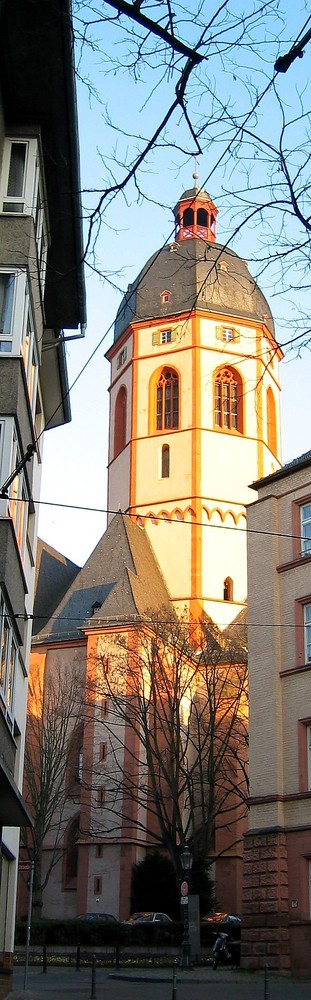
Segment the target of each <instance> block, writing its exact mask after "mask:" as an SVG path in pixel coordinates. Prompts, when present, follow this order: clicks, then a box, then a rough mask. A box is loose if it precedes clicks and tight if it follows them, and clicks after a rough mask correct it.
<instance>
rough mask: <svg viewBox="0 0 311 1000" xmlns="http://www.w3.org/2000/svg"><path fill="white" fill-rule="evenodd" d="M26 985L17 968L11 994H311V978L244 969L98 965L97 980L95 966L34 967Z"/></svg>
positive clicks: (209, 998) (152, 999) (305, 998)
mask: <svg viewBox="0 0 311 1000" xmlns="http://www.w3.org/2000/svg"><path fill="white" fill-rule="evenodd" d="M26 985H27V989H26V990H24V970H23V969H21V968H16V969H15V970H14V973H13V983H12V987H13V991H12V992H11V993H10V994H9V998H10V1000H62V998H63V997H67V996H68V997H69V995H71V997H72V1000H93V998H94V1000H311V980H294V979H287V978H283V977H280V976H272V975H269V976H268V982H267V983H266V984H265V978H264V974H260V973H247V972H241V971H239V970H232V971H231V970H230V969H228V970H227V969H221V968H219V969H217V971H216V972H213V970H212V969H198V970H193V971H189V972H183V971H181V970H179V969H178V970H177V973H176V983H175V984H174V982H173V973H172V971H171V970H157V971H156V972H154V973H153V972H152V970H150V972H146V971H145V970H144V971H141V972H137V971H135V972H130V971H129V972H123V973H122V972H121V971H120V972H119V973H117V972H111V971H109V970H108V969H97V970H96V978H95V983H94V979H93V984H92V975H91V969H85V968H83V969H81V970H80V971H79V972H76V971H75V970H73V969H66V968H65V969H61V968H53V969H52V968H49V969H48V971H47V973H46V974H43V973H42V971H41V969H37V968H30V969H29V971H28V976H27V984H26Z"/></svg>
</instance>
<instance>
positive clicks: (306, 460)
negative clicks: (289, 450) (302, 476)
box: [250, 451, 311, 490]
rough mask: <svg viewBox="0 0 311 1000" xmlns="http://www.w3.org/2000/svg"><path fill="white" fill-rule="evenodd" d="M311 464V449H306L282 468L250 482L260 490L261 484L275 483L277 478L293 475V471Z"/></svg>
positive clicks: (254, 487) (251, 485)
mask: <svg viewBox="0 0 311 1000" xmlns="http://www.w3.org/2000/svg"><path fill="white" fill-rule="evenodd" d="M309 465H311V451H305V452H304V453H303V455H299V456H298V458H292V459H291V460H290V461H289V462H286V463H285V465H282V466H281V468H280V469H277V470H276V472H270V475H269V476H263V477H262V479H257V480H256V481H255V482H253V483H250V489H251V490H258V489H259V488H260V487H261V486H266V484H267V483H273V482H275V480H277V479H283V478H284V476H288V475H291V473H292V472H293V473H294V472H297V470H298V469H305V468H308V466H309Z"/></svg>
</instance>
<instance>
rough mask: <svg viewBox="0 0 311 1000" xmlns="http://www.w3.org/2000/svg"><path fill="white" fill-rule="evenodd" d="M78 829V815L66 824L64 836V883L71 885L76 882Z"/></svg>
mask: <svg viewBox="0 0 311 1000" xmlns="http://www.w3.org/2000/svg"><path fill="white" fill-rule="evenodd" d="M79 830H80V817H79V816H75V817H74V819H73V820H72V821H71V823H70V824H69V826H68V829H67V833H66V837H65V842H66V852H65V868H64V881H65V885H72V884H73V883H76V880H77V875H78V850H79V849H78V839H79Z"/></svg>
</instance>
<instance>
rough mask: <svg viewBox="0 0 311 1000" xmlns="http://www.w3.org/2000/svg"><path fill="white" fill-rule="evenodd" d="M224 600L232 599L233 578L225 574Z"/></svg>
mask: <svg viewBox="0 0 311 1000" xmlns="http://www.w3.org/2000/svg"><path fill="white" fill-rule="evenodd" d="M224 601H233V580H232V579H231V576H227V577H226V579H225V580H224Z"/></svg>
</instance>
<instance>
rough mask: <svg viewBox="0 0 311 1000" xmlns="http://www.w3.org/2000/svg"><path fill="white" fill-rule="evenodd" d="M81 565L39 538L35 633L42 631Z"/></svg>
mask: <svg viewBox="0 0 311 1000" xmlns="http://www.w3.org/2000/svg"><path fill="white" fill-rule="evenodd" d="M79 569H80V567H79V566H77V565H76V563H73V562H71V561H70V559H66V556H63V555H62V554H61V553H60V552H57V550H56V549H53V548H52V547H51V546H50V545H47V543H46V542H43V541H42V539H41V538H38V544H37V559H36V579H35V600H34V609H33V627H32V632H33V635H36V633H37V632H39V631H41V630H42V629H43V628H44V627H45V625H46V623H47V622H48V620H49V618H50V617H51V615H52V614H53V612H54V611H55V608H56V607H57V605H58V604H59V602H60V600H61V599H62V597H63V595H64V594H65V592H66V590H68V587H69V586H70V584H71V583H72V581H73V580H74V579H75V577H76V575H77V573H79Z"/></svg>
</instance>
